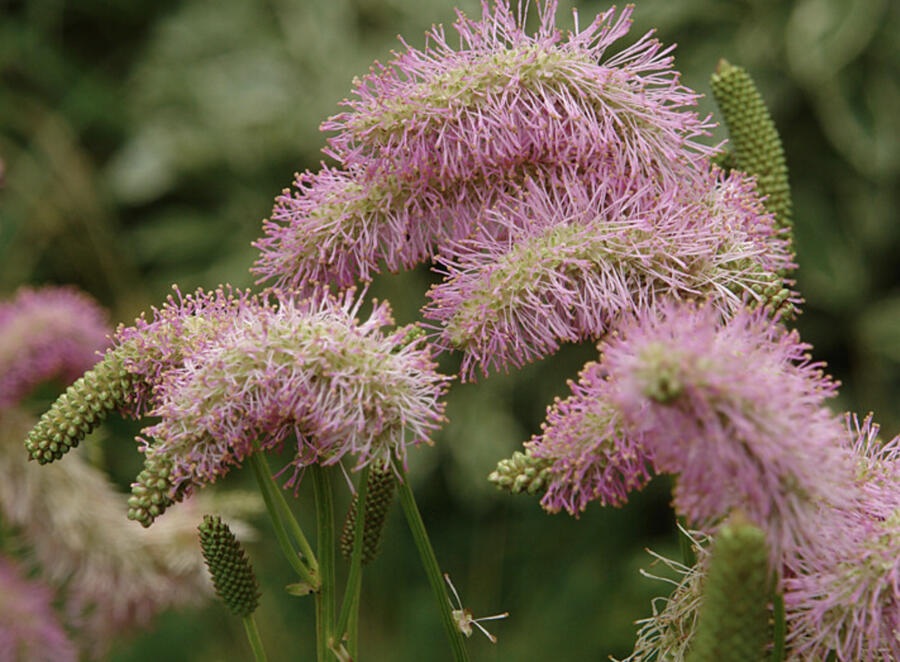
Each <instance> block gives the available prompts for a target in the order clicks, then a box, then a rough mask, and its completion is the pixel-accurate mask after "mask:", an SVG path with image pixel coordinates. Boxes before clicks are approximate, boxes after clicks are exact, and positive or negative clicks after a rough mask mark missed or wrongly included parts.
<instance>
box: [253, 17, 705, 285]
mask: <svg viewBox="0 0 900 662" xmlns="http://www.w3.org/2000/svg"><path fill="white" fill-rule="evenodd" d="M537 8H538V9H537V11H538V15H539V19H540V27H539V28H538V31H537V32H536V33H535V34H534V35H528V34H527V33H526V32H525V29H524V24H525V20H526V14H527V13H528V12H527V4H525V5H520V7H519V11H518V12H513V11H512V10H510V9H509V8H508V7H507V5H506V3H504V2H497V3H494V4H493V5H492V6H491V5H489V4H488V3H487V2H485V3H483V5H482V9H483V12H482V18H481V20H480V21H474V20H470V19H468V18H466V17H465V16H463V15H462V14H460V15H459V20H458V21H457V23H456V25H455V28H456V30H457V32H458V33H459V36H460V46H459V48H458V49H454V48H451V47H450V46H449V44H448V42H447V39H446V38H445V35H444V31H443V28H439V27H438V28H434V30H433V31H432V33H431V34H430V37H429V40H428V43H427V45H426V47H425V49H424V50H422V51H419V50H416V49H413V48H411V47H409V46H407V47H406V51H405V52H404V53H394V57H393V59H392V60H391V61H390V62H389V63H388V64H386V65H381V64H378V63H376V65H375V66H374V67H373V68H372V71H371V73H370V74H368V75H367V76H365V77H363V78H362V79H358V80H357V81H356V83H355V89H354V98H353V99H352V100H349V101H346V102H345V105H346V106H347V107H348V108H349V109H348V110H347V111H346V112H343V113H340V114H338V115H336V116H334V117H332V118H331V119H330V120H329V121H328V122H326V123H324V124H323V127H322V128H323V129H324V130H327V131H335V132H336V135H334V136H333V137H332V138H331V139H330V140H329V148H328V150H326V153H327V154H328V155H329V156H332V157H334V158H336V159H337V161H338V162H339V164H340V167H341V169H340V170H337V169H331V168H327V167H323V169H322V170H321V171H320V172H319V173H318V174H312V173H305V174H303V175H298V176H297V178H296V181H295V188H296V190H295V191H294V192H291V191H290V190H285V191H284V192H283V194H282V195H281V196H279V197H278V198H277V199H276V203H275V207H274V209H273V212H272V215H271V217H270V218H269V219H267V220H266V221H264V224H263V232H264V236H263V237H262V238H261V239H259V240H258V241H257V242H256V243H255V246H256V247H257V248H259V249H260V251H261V253H260V257H259V259H258V260H257V262H256V264H255V266H254V267H253V271H254V272H255V273H256V274H258V275H259V277H260V281H270V282H274V283H275V284H276V285H278V286H287V287H291V288H294V289H298V288H308V287H310V284H311V283H312V284H316V283H318V284H326V283H327V284H334V285H337V286H339V287H341V288H345V287H348V286H350V285H351V284H352V283H353V282H355V280H356V279H361V280H363V281H366V280H369V279H370V278H371V277H372V275H373V274H375V273H377V272H378V271H380V270H381V268H382V263H383V265H384V266H385V267H386V268H387V269H389V270H391V271H393V270H397V269H400V268H409V267H410V266H412V265H414V264H416V263H418V262H421V261H422V260H426V259H428V258H431V257H433V256H434V255H435V253H436V252H438V251H442V252H444V253H446V252H447V251H448V250H449V248H448V247H449V246H450V245H452V244H454V243H455V242H459V241H463V240H466V239H467V238H469V237H470V235H471V234H472V233H473V232H475V231H477V232H484V233H485V234H486V235H487V236H488V237H495V236H496V233H495V232H494V229H493V225H494V220H493V219H491V218H488V217H486V216H485V211H486V210H487V209H489V208H491V207H492V206H495V205H506V206H514V204H515V203H516V201H517V200H518V190H519V188H520V187H521V185H522V184H523V182H525V181H526V180H527V179H528V178H530V177H537V178H553V177H554V176H557V175H558V174H559V173H561V172H567V171H570V170H577V171H578V172H579V173H580V177H582V178H584V179H586V180H589V181H590V182H592V183H593V184H594V185H596V186H597V187H602V188H606V189H609V190H617V191H632V192H633V191H639V190H641V191H646V192H647V194H648V196H649V197H650V198H652V197H653V196H654V195H655V194H657V193H659V192H660V191H664V190H669V189H679V188H682V187H688V188H690V187H691V186H692V185H693V183H694V182H697V181H702V180H703V179H704V177H705V176H706V173H707V172H708V157H709V156H710V155H711V154H713V153H714V151H715V148H713V147H709V146H707V145H705V144H703V143H701V142H699V141H698V140H697V139H698V137H700V136H703V135H707V134H708V131H709V129H710V128H712V126H713V124H712V123H711V122H709V121H708V119H707V120H701V119H699V118H698V117H697V115H696V113H695V112H693V111H692V110H689V108H691V107H693V106H694V104H695V103H696V99H697V97H698V95H697V94H696V93H694V92H693V91H691V90H689V89H687V88H685V87H683V86H681V85H680V83H679V82H678V73H677V72H675V71H674V70H672V57H671V55H670V51H671V48H663V47H662V46H661V45H660V44H659V42H657V41H656V40H654V39H651V38H650V37H649V35H646V36H645V37H643V38H641V39H639V40H638V41H637V42H636V43H635V44H633V45H632V46H630V47H628V48H626V49H625V50H624V51H622V52H621V53H619V54H618V55H616V56H613V57H609V58H607V57H606V51H607V49H608V48H609V47H610V46H611V45H612V44H613V43H614V42H615V41H617V40H618V39H620V38H622V37H623V36H625V34H626V33H627V32H628V29H629V26H630V23H631V19H630V15H631V11H632V9H631V8H630V7H629V8H626V9H625V10H624V11H623V12H622V13H621V14H619V15H618V17H617V16H616V12H615V10H614V9H610V10H608V11H606V12H605V13H603V14H601V15H600V16H598V17H597V18H596V19H595V20H594V21H593V22H591V24H590V25H589V26H588V27H586V28H585V29H583V30H578V29H576V31H575V33H569V34H568V36H564V35H563V33H562V31H560V30H559V29H557V28H556V26H555V24H554V22H555V15H556V8H557V5H556V2H555V0H544V1H541V2H539V3H537ZM604 58H606V59H605V60H604ZM496 230H497V232H499V233H501V234H502V232H503V228H502V227H499V228H496ZM500 238H501V239H502V237H500ZM451 252H452V251H451Z"/></svg>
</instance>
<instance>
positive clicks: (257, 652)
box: [242, 614, 269, 662]
mask: <svg viewBox="0 0 900 662" xmlns="http://www.w3.org/2000/svg"><path fill="white" fill-rule="evenodd" d="M242 620H243V621H244V629H245V630H246V631H247V640H248V641H249V642H250V648H252V649H253V658H254V659H255V660H256V662H268V659H269V658H267V657H266V651H265V649H264V648H263V644H262V638H261V637H260V636H259V630H258V629H257V627H256V620H255V619H254V618H253V614H250V615H249V616H245V617H244V618H243V619H242Z"/></svg>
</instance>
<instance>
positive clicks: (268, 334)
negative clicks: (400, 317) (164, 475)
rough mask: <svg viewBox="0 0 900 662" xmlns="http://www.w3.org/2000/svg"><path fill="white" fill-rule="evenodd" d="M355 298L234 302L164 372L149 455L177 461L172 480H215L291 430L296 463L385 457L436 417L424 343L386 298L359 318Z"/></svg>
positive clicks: (402, 451)
mask: <svg viewBox="0 0 900 662" xmlns="http://www.w3.org/2000/svg"><path fill="white" fill-rule="evenodd" d="M361 301H362V300H361V299H360V298H357V297H355V294H354V293H353V292H352V291H350V292H347V293H345V294H344V295H342V296H341V297H340V298H334V297H331V296H329V295H325V294H322V293H319V294H318V295H316V296H313V297H311V298H308V299H303V300H298V299H295V298H294V297H292V296H291V295H287V294H282V293H279V292H272V293H270V294H269V295H268V296H261V297H255V298H253V299H252V300H249V301H247V302H245V303H244V305H242V306H241V307H240V308H239V309H236V310H235V311H234V313H233V315H232V316H231V318H230V320H229V321H228V323H227V324H223V325H221V326H220V328H219V329H218V331H217V333H216V335H215V337H214V338H213V339H212V340H211V341H210V342H208V343H205V344H204V343H202V344H199V345H197V346H190V347H185V348H183V349H182V352H183V362H182V365H181V366H179V367H177V368H173V369H172V370H170V371H168V372H167V373H165V374H164V376H163V378H162V380H161V382H160V385H159V387H158V389H157V391H156V393H155V395H154V397H155V399H156V400H155V401H156V403H157V404H156V407H155V409H154V410H153V411H152V412H150V413H151V414H152V415H157V416H160V417H161V421H160V422H159V423H158V424H157V425H154V426H152V427H149V428H146V429H145V430H144V434H146V435H147V436H148V437H151V438H152V439H153V441H152V446H153V449H154V452H155V453H156V454H163V455H165V456H166V457H167V458H169V459H170V460H172V461H173V462H174V470H173V485H174V487H173V491H178V490H182V489H184V487H185V486H187V487H188V488H189V487H190V485H192V484H198V485H203V484H206V483H209V482H212V481H214V480H216V479H217V478H218V477H220V476H222V475H223V474H224V473H226V472H227V471H228V469H229V468H230V467H231V466H232V465H234V464H237V463H239V462H241V461H242V460H243V458H245V457H246V456H247V455H248V454H249V453H251V452H253V450H254V448H255V444H256V443H257V442H258V443H259V446H260V447H261V448H262V449H270V448H273V447H278V446H280V445H281V444H282V442H283V441H284V439H285V438H286V437H287V436H289V435H291V434H296V436H297V439H298V447H297V451H296V459H295V461H294V465H295V467H297V468H298V469H302V468H303V467H305V466H308V465H309V464H312V463H315V462H319V463H323V464H333V463H336V462H338V461H340V460H341V458H343V457H344V456H345V455H347V454H352V455H355V456H356V466H357V468H359V467H362V466H364V465H366V464H368V463H375V464H376V465H378V466H380V467H382V468H386V467H387V466H388V465H389V463H390V461H391V458H392V457H397V458H399V459H401V460H404V459H405V455H406V448H407V446H408V445H410V444H413V445H415V444H419V443H422V442H428V441H429V439H428V436H429V434H430V432H431V431H432V430H434V429H435V428H437V427H438V426H439V425H440V423H441V422H442V421H443V404H442V403H440V402H439V398H440V397H441V396H442V395H443V393H444V391H445V388H446V381H447V378H446V377H443V376H441V375H438V374H437V373H436V372H435V371H434V369H435V365H434V364H433V362H432V361H431V359H430V357H429V352H428V349H427V348H425V347H423V346H421V343H420V342H408V340H409V338H408V334H409V330H408V329H398V330H396V331H393V332H388V333H385V332H384V331H382V328H383V327H384V326H386V325H390V324H393V319H392V318H391V314H390V308H389V307H388V305H387V304H386V303H381V304H378V303H376V305H375V307H374V309H373V311H372V313H371V315H370V316H369V318H368V319H367V320H365V321H364V322H362V323H360V322H359V321H358V320H357V319H355V316H356V315H357V313H358V311H359V307H360V305H361Z"/></svg>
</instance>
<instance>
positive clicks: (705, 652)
mask: <svg viewBox="0 0 900 662" xmlns="http://www.w3.org/2000/svg"><path fill="white" fill-rule="evenodd" d="M769 579H770V577H769V568H768V548H767V546H766V538H765V534H763V532H762V531H761V530H760V529H759V528H757V527H756V526H753V525H752V524H750V523H748V522H747V521H746V520H744V519H743V518H742V517H740V516H737V517H732V518H731V520H730V521H729V522H728V523H726V524H725V525H724V526H723V527H722V529H721V530H720V531H719V533H718V535H717V536H716V538H715V541H714V542H713V549H712V557H711V558H710V564H709V572H708V574H707V576H706V582H705V585H704V587H703V597H702V601H701V604H700V620H699V623H698V625H697V632H696V634H695V635H694V641H693V642H692V644H691V651H690V654H689V655H688V657H687V658H686V659H687V662H760V661H761V660H762V659H763V658H764V656H765V650H766V646H767V645H768V643H769V642H770V641H771V635H770V625H769V610H768V602H769V600H770V598H771V592H770V588H771V585H770V581H769Z"/></svg>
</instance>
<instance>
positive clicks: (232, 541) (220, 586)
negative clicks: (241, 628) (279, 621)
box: [197, 515, 260, 617]
mask: <svg viewBox="0 0 900 662" xmlns="http://www.w3.org/2000/svg"><path fill="white" fill-rule="evenodd" d="M197 529H198V530H199V531H200V548H201V550H202V551H203V558H204V559H206V567H207V568H209V574H210V575H211V576H212V580H213V585H214V586H215V587H216V593H217V594H218V596H219V597H220V598H221V599H222V602H224V603H225V606H226V607H228V608H229V609H230V610H231V611H232V613H234V614H235V615H236V616H241V617H247V616H249V615H250V614H252V613H253V612H254V611H255V610H256V607H257V605H258V604H259V595H260V594H259V584H257V582H256V577H255V576H254V574H253V568H251V567H250V561H249V559H248V558H247V555H246V553H245V552H244V550H243V549H242V548H241V545H240V543H239V542H238V541H237V538H235V537H234V534H233V533H232V532H231V529H229V528H228V525H227V524H225V522H223V521H222V519H221V518H220V517H219V516H218V515H204V517H203V522H202V523H201V524H200V526H199V527H197Z"/></svg>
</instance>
